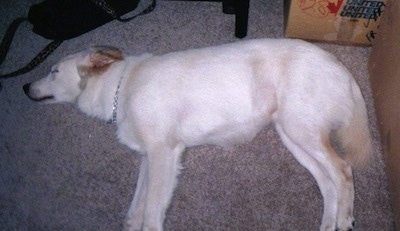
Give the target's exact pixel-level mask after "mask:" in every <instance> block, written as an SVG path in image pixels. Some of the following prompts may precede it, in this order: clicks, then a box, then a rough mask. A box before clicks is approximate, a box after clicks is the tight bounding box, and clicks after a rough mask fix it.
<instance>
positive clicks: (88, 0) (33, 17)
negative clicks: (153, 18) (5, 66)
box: [0, 0, 156, 86]
mask: <svg viewBox="0 0 400 231" xmlns="http://www.w3.org/2000/svg"><path fill="white" fill-rule="evenodd" d="M139 1H140V0H45V1H44V2H42V3H39V4H36V5H33V6H31V8H30V9H29V13H28V17H27V18H17V19H16V20H14V21H13V22H12V23H11V25H10V26H9V28H8V30H7V32H6V34H5V36H4V38H3V40H2V43H1V45H0V65H1V64H2V63H3V61H4V59H5V57H6V55H7V52H8V49H9V48H10V45H11V41H12V38H13V36H14V34H15V32H16V30H17V28H18V26H19V25H20V24H21V23H22V22H24V21H29V22H30V23H31V24H32V25H33V29H32V30H33V32H34V33H36V34H39V35H41V36H43V37H45V38H47V39H51V40H54V41H52V42H51V43H50V44H49V45H47V46H46V47H45V48H44V49H43V50H42V51H41V52H40V53H39V54H38V55H36V57H35V58H34V59H32V61H31V62H30V63H29V64H27V65H26V66H25V67H23V68H21V69H19V70H17V71H13V72H11V73H8V74H0V79H1V78H9V77H14V76H17V75H21V74H24V73H26V72H29V71H31V70H32V69H33V68H35V67H36V66H37V65H39V64H40V63H41V62H43V61H44V60H45V59H46V57H47V56H48V55H50V54H51V52H52V51H54V50H55V49H56V48H57V47H58V46H59V45H60V44H61V43H62V41H63V40H67V39H71V38H74V37H77V36H79V35H81V34H84V33H86V32H88V31H90V30H93V29H95V28H97V27H99V26H101V25H103V24H105V23H107V22H109V21H112V20H114V19H117V20H119V21H121V22H127V21H129V20H132V19H134V18H136V17H137V16H140V15H144V14H147V13H149V12H151V11H152V10H153V9H154V8H155V6H156V1H155V0H152V3H151V4H150V5H149V6H148V7H147V8H146V9H144V10H143V11H141V12H140V13H138V14H136V15H134V16H131V17H128V18H121V16H122V15H124V14H126V13H128V12H130V11H132V10H134V9H135V8H136V7H137V6H138V4H139ZM0 86H1V85H0Z"/></svg>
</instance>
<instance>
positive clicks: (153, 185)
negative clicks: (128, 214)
mask: <svg viewBox="0 0 400 231" xmlns="http://www.w3.org/2000/svg"><path fill="white" fill-rule="evenodd" d="M184 150H185V147H184V145H183V144H181V143H178V144H176V145H174V146H173V147H171V146H170V145H166V144H163V143H158V144H155V145H152V146H151V147H149V148H148V152H147V158H148V173H147V174H148V175H147V176H148V177H147V180H148V181H147V193H146V199H145V203H146V204H145V211H144V223H143V230H144V231H150V230H151V231H160V230H163V223H164V218H165V212H166V210H167V208H168V205H169V203H170V201H171V198H172V194H173V191H174V188H175V186H176V184H177V175H178V174H179V171H180V169H181V165H180V157H181V154H182V153H183V151H184Z"/></svg>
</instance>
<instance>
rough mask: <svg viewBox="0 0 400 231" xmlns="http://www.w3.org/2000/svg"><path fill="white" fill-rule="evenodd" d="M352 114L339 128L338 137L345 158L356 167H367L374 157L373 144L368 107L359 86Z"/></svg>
mask: <svg viewBox="0 0 400 231" xmlns="http://www.w3.org/2000/svg"><path fill="white" fill-rule="evenodd" d="M356 88H357V89H354V90H355V91H353V92H357V93H359V94H357V93H356V94H355V95H356V97H355V98H356V100H355V105H354V108H353V112H352V116H351V118H350V120H349V121H347V123H345V124H344V125H343V126H341V127H340V128H339V129H338V130H337V137H338V138H339V142H340V145H341V146H342V148H343V149H344V150H343V151H344V158H345V159H346V161H348V162H349V163H350V165H352V166H353V167H355V168H363V167H365V166H366V165H367V164H368V163H369V162H370V161H371V159H372V154H373V145H372V139H371V133H370V130H369V123H368V115H367V109H366V106H365V102H364V99H363V97H362V95H361V92H360V90H359V89H358V87H356Z"/></svg>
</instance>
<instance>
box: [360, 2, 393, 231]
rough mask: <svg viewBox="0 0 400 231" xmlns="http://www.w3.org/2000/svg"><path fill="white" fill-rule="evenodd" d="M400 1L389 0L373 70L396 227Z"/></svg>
mask: <svg viewBox="0 0 400 231" xmlns="http://www.w3.org/2000/svg"><path fill="white" fill-rule="evenodd" d="M399 35H400V3H399V1H398V0H389V1H388V4H387V7H386V8H385V16H384V17H383V20H382V23H381V27H380V28H379V35H378V37H377V41H376V43H375V44H374V45H373V47H372V49H371V54H370V59H369V64H368V66H369V73H370V80H371V88H372V91H373V94H374V101H375V108H376V114H377V118H378V121H379V122H378V123H379V126H380V133H381V141H382V147H383V155H384V161H385V164H386V173H387V175H388V180H389V189H390V194H391V200H392V209H393V214H394V219H395V222H396V227H397V228H398V229H399V227H400V36H399Z"/></svg>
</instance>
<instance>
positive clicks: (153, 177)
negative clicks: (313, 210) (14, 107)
mask: <svg viewBox="0 0 400 231" xmlns="http://www.w3.org/2000/svg"><path fill="white" fill-rule="evenodd" d="M24 90H25V92H26V94H27V95H28V96H29V97H30V98H31V99H33V100H36V101H43V102H48V103H57V102H73V103H76V104H77V106H78V107H79V108H80V109H81V110H82V111H83V112H85V113H86V114H88V115H90V116H95V117H98V118H100V119H103V120H108V121H112V122H115V123H116V124H117V126H118V132H117V133H118V138H119V140H120V141H121V142H122V143H123V144H126V145H127V146H129V147H130V148H131V149H134V150H137V151H139V152H141V153H142V154H143V156H142V163H141V166H140V173H139V179H138V183H137V187H136V192H135V195H134V199H133V201H132V204H131V207H130V209H129V212H128V214H127V218H126V221H125V229H126V230H162V229H163V221H164V218H165V212H166V210H167V208H168V205H169V203H170V200H171V197H172V193H173V191H174V187H175V186H176V183H177V182H176V180H177V175H178V174H179V171H180V169H181V165H180V158H181V154H182V153H183V151H184V150H185V148H186V147H190V146H196V145H201V144H216V145H222V146H227V145H230V144H234V143H237V142H244V141H248V140H250V139H252V138H253V137H254V136H255V135H256V134H257V133H258V132H259V131H260V130H261V129H262V128H263V127H264V126H265V125H267V124H269V123H272V124H273V125H274V126H275V128H276V130H277V132H278V133H279V135H280V137H281V139H282V141H283V143H284V144H285V145H286V147H287V148H288V149H289V150H290V151H291V152H292V154H293V155H294V156H295V157H296V159H297V160H298V161H299V162H300V163H301V164H302V165H303V166H304V167H306V168H307V169H308V170H309V171H310V172H311V174H312V175H313V176H314V178H315V179H316V181H317V183H318V185H319V188H320V190H321V192H322V196H323V200H324V214H323V217H322V224H321V228H320V230H346V231H348V230H352V229H353V226H354V219H353V200H354V185H353V176H352V168H351V166H355V165H357V166H363V165H364V164H365V163H366V161H367V160H369V159H370V157H371V152H372V151H371V150H372V145H371V143H372V142H371V136H370V132H369V129H368V118H367V112H366V106H365V102H364V100H363V97H362V95H361V92H360V89H359V87H358V85H357V83H356V82H355V81H354V79H353V78H352V76H351V74H350V73H349V72H348V71H347V70H346V68H345V67H344V66H343V65H342V64H341V63H339V62H338V61H337V60H336V58H335V57H333V56H332V55H330V54H329V53H327V52H325V51H323V50H321V49H319V48H317V47H316V46H314V45H311V44H309V43H306V42H303V41H299V40H290V39H280V40H274V39H261V40H249V41H241V42H237V43H233V44H227V45H222V46H217V47H211V48H204V49H193V50H188V51H182V52H175V53H170V54H166V55H161V56H152V55H149V54H145V55H141V56H130V57H124V56H123V55H122V53H121V51H119V50H118V49H116V48H111V47H95V48H92V49H89V50H87V51H84V52H81V53H77V54H74V55H71V56H68V57H66V58H64V59H63V60H61V62H59V63H58V64H56V65H55V66H53V67H52V69H51V72H50V74H49V75H48V76H47V77H45V78H44V79H41V80H39V81H37V82H34V83H32V84H27V85H25V86H24ZM333 135H335V137H336V138H337V141H338V142H339V143H340V146H341V148H342V149H343V152H344V154H340V155H339V154H338V153H339V152H337V151H336V150H335V149H334V148H333V147H332V145H331V138H332V137H333Z"/></svg>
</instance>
